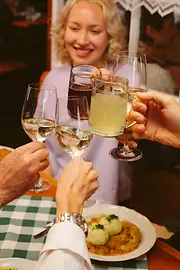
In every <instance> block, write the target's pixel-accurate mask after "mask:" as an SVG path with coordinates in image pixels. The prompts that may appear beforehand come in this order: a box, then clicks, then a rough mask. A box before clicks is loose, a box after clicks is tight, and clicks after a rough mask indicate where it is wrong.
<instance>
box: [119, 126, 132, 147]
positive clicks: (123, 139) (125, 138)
mask: <svg viewBox="0 0 180 270" xmlns="http://www.w3.org/2000/svg"><path fill="white" fill-rule="evenodd" d="M116 140H117V141H118V142H120V143H122V144H124V143H126V145H128V146H129V147H130V148H136V147H137V143H136V142H135V141H134V137H133V136H132V131H130V132H128V131H126V130H124V132H123V134H122V135H119V136H118V137H116Z"/></svg>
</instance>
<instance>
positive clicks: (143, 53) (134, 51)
mask: <svg viewBox="0 0 180 270" xmlns="http://www.w3.org/2000/svg"><path fill="white" fill-rule="evenodd" d="M123 53H124V54H127V56H126V55H124V57H132V58H133V57H134V58H135V57H140V56H129V55H128V53H138V54H140V55H143V56H144V57H145V58H146V53H145V52H141V51H139V50H132V51H131V50H130V51H129V50H125V51H120V52H119V53H118V54H117V55H116V57H117V56H120V55H121V54H123Z"/></svg>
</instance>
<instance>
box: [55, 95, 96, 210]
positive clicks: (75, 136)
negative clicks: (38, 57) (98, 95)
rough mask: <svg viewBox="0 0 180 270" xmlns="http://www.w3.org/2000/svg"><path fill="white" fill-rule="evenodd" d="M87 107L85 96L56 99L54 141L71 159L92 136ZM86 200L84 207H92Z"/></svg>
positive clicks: (87, 144)
mask: <svg viewBox="0 0 180 270" xmlns="http://www.w3.org/2000/svg"><path fill="white" fill-rule="evenodd" d="M88 118H89V105H88V101H87V98H86V97H85V96H80V97H62V98H58V101H57V110H56V139H57V142H58V143H59V145H60V146H61V147H62V149H63V150H64V151H65V152H66V153H67V154H68V155H70V156H71V157H72V158H76V157H79V156H81V155H82V154H83V153H84V151H85V150H86V149H87V147H88V146H89V144H90V142H91V139H92V138H93V134H92V133H91V131H90V127H89V123H88ZM95 203H96V201H95V200H91V199H90V200H88V201H86V202H85V204H84V207H89V206H92V205H94V204H95Z"/></svg>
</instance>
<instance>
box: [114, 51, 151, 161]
mask: <svg viewBox="0 0 180 270" xmlns="http://www.w3.org/2000/svg"><path fill="white" fill-rule="evenodd" d="M113 73H114V74H116V75H117V76H118V75H120V76H124V77H127V78H128V80H129V88H128V105H127V113H129V111H130V109H131V106H132V102H133V100H134V99H137V97H136V93H138V92H146V91H147V72H146V54H145V53H142V52H138V51H134V52H133V51H124V52H121V53H120V54H119V55H118V56H117V57H116V60H115V62H114V65H113ZM132 124H133V123H131V124H130V123H129V125H128V127H130V125H132ZM109 154H110V156H111V157H113V158H114V159H118V160H121V161H127V162H129V161H136V160H139V159H140V158H141V157H142V152H141V151H140V150H139V149H137V148H136V149H130V148H129V146H128V144H127V141H125V142H124V145H123V146H122V147H118V148H114V149H112V150H111V151H110V153H109Z"/></svg>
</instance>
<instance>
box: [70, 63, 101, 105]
mask: <svg viewBox="0 0 180 270" xmlns="http://www.w3.org/2000/svg"><path fill="white" fill-rule="evenodd" d="M94 76H98V77H100V76H101V71H100V70H99V69H98V68H96V67H94V66H91V65H79V66H74V67H72V69H71V73H70V79H69V92H68V96H69V97H71V96H73V97H75V96H77V97H81V96H85V97H86V98H87V101H88V104H89V107H90V104H91V92H92V87H93V78H94Z"/></svg>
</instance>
